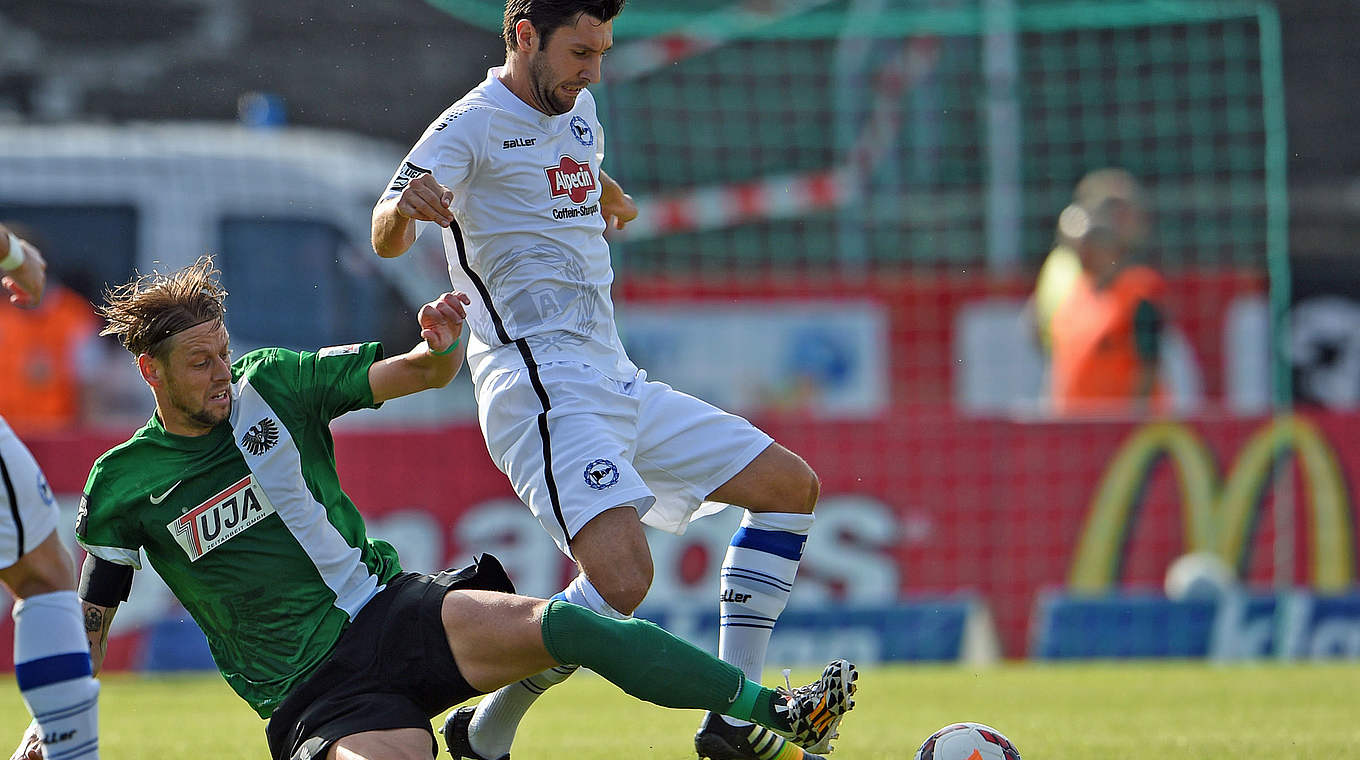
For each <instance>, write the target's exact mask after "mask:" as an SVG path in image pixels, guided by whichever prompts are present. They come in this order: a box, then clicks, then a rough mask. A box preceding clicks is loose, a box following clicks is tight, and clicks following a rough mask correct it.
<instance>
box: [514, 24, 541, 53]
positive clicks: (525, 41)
mask: <svg viewBox="0 0 1360 760" xmlns="http://www.w3.org/2000/svg"><path fill="white" fill-rule="evenodd" d="M538 38H539V37H538V30H537V29H535V28H534V22H532V21H530V20H529V19H527V18H522V19H520V20H519V21H516V22H515V42H516V43H518V45H519V52H521V53H532V52H534V46H535V45H536V42H535V41H536V40H538Z"/></svg>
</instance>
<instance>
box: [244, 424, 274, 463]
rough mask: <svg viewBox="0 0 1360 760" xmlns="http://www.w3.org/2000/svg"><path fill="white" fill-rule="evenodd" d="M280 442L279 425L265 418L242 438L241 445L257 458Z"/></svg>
mask: <svg viewBox="0 0 1360 760" xmlns="http://www.w3.org/2000/svg"><path fill="white" fill-rule="evenodd" d="M278 442H279V424H278V423H277V422H275V421H274V420H272V419H270V418H268V417H265V418H264V419H262V420H260V421H259V422H257V423H255V424H254V425H252V426H251V428H250V429H249V430H247V431H246V432H245V434H244V435H242V436H241V445H242V446H244V447H245V449H246V451H249V452H250V453H251V454H253V455H255V456H259V455H261V454H263V453H265V452H266V451H269V450H270V449H272V448H274V444H276V443H278Z"/></svg>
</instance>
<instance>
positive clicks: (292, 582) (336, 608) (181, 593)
mask: <svg viewBox="0 0 1360 760" xmlns="http://www.w3.org/2000/svg"><path fill="white" fill-rule="evenodd" d="M380 352H381V347H380V346H379V344H377V343H367V344H362V345H352V346H338V347H334V348H327V349H322V350H321V351H319V352H317V353H309V352H302V353H298V352H294V351H287V350H284V349H278V348H272V349H262V350H259V351H252V352H251V353H248V354H246V355H245V356H243V357H241V358H240V359H239V360H238V361H236V362H234V363H233V364H232V389H231V395H232V406H231V415H230V417H229V419H227V420H226V421H224V422H223V423H221V424H219V425H218V426H217V427H215V428H213V430H212V431H211V432H210V433H208V434H207V435H203V436H199V437H185V436H180V435H174V434H172V433H169V432H167V431H166V430H165V428H164V427H163V426H162V424H161V421H160V419H159V418H158V417H156V416H154V415H153V417H152V419H151V421H150V422H148V423H147V425H146V426H145V427H143V428H142V429H141V430H138V431H137V433H136V434H135V435H133V436H132V438H131V439H129V440H128V441H127V442H125V443H123V444H120V445H119V446H117V447H115V448H113V449H111V450H110V451H109V452H108V453H106V454H104V455H103V456H101V457H100V458H99V459H98V461H96V462H95V464H94V468H93V469H92V470H91V471H90V478H89V481H88V482H87V483H86V485H85V496H84V498H83V499H82V500H81V504H80V511H79V514H78V516H77V524H76V538H77V539H78V540H79V541H80V544H81V545H82V546H83V547H85V549H86V550H87V551H88V552H90V553H91V554H93V555H95V556H96V557H100V558H102V559H105V560H107V561H110V562H116V563H119V564H123V565H131V566H132V567H134V568H138V569H140V567H141V561H140V556H139V554H138V550H139V549H142V550H145V552H146V557H147V559H148V560H149V561H150V563H151V566H152V567H153V568H155V570H156V572H157V573H158V574H160V576H161V578H162V579H163V580H164V581H165V583H166V585H168V586H169V587H170V590H171V591H172V592H174V595H175V597H176V598H178V599H179V601H180V602H181V603H182V604H183V605H184V608H185V609H186V610H188V612H189V614H190V615H192V616H193V618H194V620H195V621H197V622H198V624H199V627H201V628H202V629H203V631H204V633H206V634H207V637H208V645H209V647H210V648H211V650H212V655H213V660H214V661H215V662H216V663H217V667H218V669H219V670H221V671H222V676H223V677H224V678H226V680H227V683H229V684H231V687H232V688H233V689H235V690H236V693H237V694H240V695H241V697H242V698H243V699H245V700H246V701H247V702H249V703H250V705H251V707H253V708H255V710H256V711H257V712H259V714H260V715H261V716H264V717H268V716H269V715H270V714H271V713H272V712H273V711H274V708H275V707H276V706H278V704H279V702H280V701H282V700H283V698H284V697H285V696H287V694H288V692H289V690H290V689H292V688H293V686H294V685H295V684H296V683H298V682H299V681H300V680H302V679H303V678H305V677H306V676H307V675H308V674H309V673H311V672H312V670H313V669H315V668H316V666H318V665H319V664H320V663H321V662H322V661H323V660H324V659H325V658H326V655H327V654H329V653H330V651H331V649H332V648H333V647H334V646H335V643H336V640H337V639H339V637H340V634H341V632H342V631H344V629H345V627H346V626H347V625H348V624H349V622H350V621H351V620H353V619H354V616H355V615H356V614H358V612H359V609H360V608H361V607H363V606H364V604H365V603H367V602H368V600H369V599H371V598H373V596H374V594H376V593H377V592H378V591H380V590H381V589H382V587H383V585H384V584H385V583H387V581H389V580H391V578H392V577H393V576H394V575H396V574H397V573H398V572H400V571H401V567H400V565H399V564H398V562H397V553H396V550H395V549H393V548H392V547H391V546H390V545H388V544H387V543H385V542H383V541H372V540H369V539H368V537H367V535H366V533H365V529H364V521H363V518H362V517H361V516H360V514H359V510H358V509H357V508H356V507H355V506H354V502H352V501H350V499H349V497H348V496H346V495H345V493H344V492H343V491H341V490H340V479H339V476H338V474H337V472H336V468H335V450H334V444H333V442H332V440H331V433H330V427H329V423H330V421H331V420H332V419H334V418H336V417H338V416H340V415H341V414H344V413H345V412H348V411H352V410H354V409H359V408H365V407H367V408H373V407H374V406H376V405H375V404H374V403H373V393H372V389H371V387H370V386H369V382H368V368H369V366H370V365H371V364H372V363H373V362H374V361H376V360H377V359H379V358H381V355H380Z"/></svg>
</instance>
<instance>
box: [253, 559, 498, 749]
mask: <svg viewBox="0 0 1360 760" xmlns="http://www.w3.org/2000/svg"><path fill="white" fill-rule="evenodd" d="M456 588H460V589H462V588H466V589H485V590H488V591H504V592H507V593H509V592H513V591H514V586H513V585H512V584H511V583H510V579H509V578H508V577H507V576H506V574H505V570H504V569H503V568H502V567H501V564H500V562H498V561H497V560H496V558H495V557H493V556H491V555H489V554H487V555H483V556H482V557H481V559H479V560H478V562H477V564H475V565H470V566H468V567H466V568H463V569H462V570H458V571H452V570H446V571H444V572H442V573H438V574H435V575H424V574H421V573H402V574H400V575H398V576H396V577H395V578H393V579H392V580H390V581H388V582H387V587H386V588H385V589H383V590H382V591H381V592H379V593H378V595H377V596H375V597H373V598H372V599H371V600H369V602H368V604H366V605H364V608H363V609H362V610H360V611H359V615H358V616H357V617H355V618H354V621H353V622H352V623H350V625H349V627H348V628H346V629H345V632H344V633H343V634H341V635H340V640H339V641H338V642H337V643H336V645H335V648H334V649H333V650H331V654H330V656H329V657H327V658H326V660H325V661H324V662H322V663H321V665H320V666H319V667H318V668H317V669H316V671H314V672H313V673H312V674H311V675H310V676H308V677H307V678H306V680H304V681H302V682H301V683H299V684H298V685H297V686H295V687H294V688H293V690H292V691H291V692H289V694H288V697H287V698H285V699H284V700H283V702H282V703H280V704H279V706H278V708H277V709H275V710H274V714H273V715H272V716H270V718H269V725H268V726H267V727H266V728H265V734H266V735H267V737H268V739H269V753H270V754H271V755H272V756H273V757H274V758H275V760H313V759H314V758H324V757H325V756H326V751H327V749H329V748H330V745H332V744H334V743H335V742H337V741H339V740H340V739H343V738H344V737H346V736H351V735H353V734H357V733H362V732H364V731H380V730H385V729H394V728H421V729H424V730H426V731H430V720H431V719H432V718H434V717H435V716H436V715H439V714H440V713H442V712H444V711H445V710H447V709H449V708H450V707H453V706H454V705H456V704H458V703H460V702H466V701H467V700H468V699H471V698H472V697H475V696H477V695H478V694H481V693H482V692H479V691H477V690H476V689H474V688H472V686H471V685H469V684H468V682H467V679H465V678H463V674H462V673H460V672H459V671H458V666H457V664H455V663H454V661H453V653H452V652H450V651H449V643H448V638H447V637H446V635H445V633H444V623H443V619H442V617H441V614H440V611H441V608H442V606H443V601H444V595H445V594H447V593H448V592H449V591H450V590H452V589H456ZM430 742H431V744H432V746H433V747H434V753H435V755H438V754H439V745H438V744H437V743H435V739H434V733H433V732H431V734H430Z"/></svg>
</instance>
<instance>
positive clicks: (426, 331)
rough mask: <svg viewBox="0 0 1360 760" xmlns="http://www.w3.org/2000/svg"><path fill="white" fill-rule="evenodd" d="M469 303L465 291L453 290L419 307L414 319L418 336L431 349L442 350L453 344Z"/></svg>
mask: <svg viewBox="0 0 1360 760" xmlns="http://www.w3.org/2000/svg"><path fill="white" fill-rule="evenodd" d="M471 303H472V299H471V298H468V297H467V295H466V294H465V293H460V292H458V291H456V290H455V291H453V292H451V293H445V294H444V295H442V296H440V297H438V298H436V299H434V300H433V301H430V302H429V303H427V304H425V305H424V306H422V307H420V313H418V314H417V315H416V321H417V322H419V323H420V337H421V338H424V339H425V345H427V346H429V347H430V350H431V351H433V352H439V351H443V350H445V349H447V348H448V347H449V346H451V345H453V341H454V340H456V339H457V338H458V336H459V335H461V334H462V332H463V320H465V319H467V306H468V305H469V304H471Z"/></svg>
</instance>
